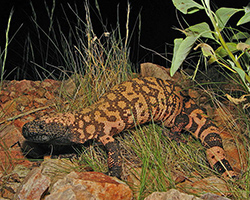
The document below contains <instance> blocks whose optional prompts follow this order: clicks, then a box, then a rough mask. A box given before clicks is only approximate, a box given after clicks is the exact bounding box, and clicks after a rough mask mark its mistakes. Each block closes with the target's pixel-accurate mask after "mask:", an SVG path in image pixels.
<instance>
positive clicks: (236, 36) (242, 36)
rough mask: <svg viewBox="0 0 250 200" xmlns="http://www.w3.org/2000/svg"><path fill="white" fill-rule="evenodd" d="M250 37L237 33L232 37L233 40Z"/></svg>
mask: <svg viewBox="0 0 250 200" xmlns="http://www.w3.org/2000/svg"><path fill="white" fill-rule="evenodd" d="M249 37H250V34H249V33H248V32H238V33H236V34H234V35H233V36H232V39H233V40H240V39H247V38H249Z"/></svg>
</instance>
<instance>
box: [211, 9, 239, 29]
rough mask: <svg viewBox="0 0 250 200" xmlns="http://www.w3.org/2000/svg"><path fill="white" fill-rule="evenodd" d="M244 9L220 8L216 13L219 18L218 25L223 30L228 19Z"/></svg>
mask: <svg viewBox="0 0 250 200" xmlns="http://www.w3.org/2000/svg"><path fill="white" fill-rule="evenodd" d="M239 11H242V9H236V8H225V7H222V8H219V9H218V10H217V11H216V12H215V15H216V16H217V18H218V27H219V28H220V29H221V30H222V29H224V27H225V26H226V24H227V22H228V20H229V19H230V18H231V17H232V16H233V15H234V14H235V13H237V12H239Z"/></svg>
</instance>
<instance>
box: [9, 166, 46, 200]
mask: <svg viewBox="0 0 250 200" xmlns="http://www.w3.org/2000/svg"><path fill="white" fill-rule="evenodd" d="M49 185H50V179H49V178H48V177H47V176H44V175H43V174H42V173H41V168H37V167H36V168H33V169H32V170H31V171H30V173H29V174H28V175H27V176H26V178H25V179H24V181H23V182H22V184H21V186H20V187H19V188H18V190H17V192H16V194H15V196H14V198H13V199H14V200H19V199H25V200H36V199H37V200H40V199H41V196H42V195H43V193H45V192H46V191H47V190H48V188H49Z"/></svg>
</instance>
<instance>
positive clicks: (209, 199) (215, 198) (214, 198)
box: [201, 193, 230, 200]
mask: <svg viewBox="0 0 250 200" xmlns="http://www.w3.org/2000/svg"><path fill="white" fill-rule="evenodd" d="M201 199H205V200H230V199H229V198H227V197H222V196H219V195H216V194H212V193H207V194H204V195H203V196H202V197H201Z"/></svg>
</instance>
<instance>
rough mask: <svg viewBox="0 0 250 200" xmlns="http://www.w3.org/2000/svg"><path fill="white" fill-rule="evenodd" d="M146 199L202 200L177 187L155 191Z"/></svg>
mask: <svg viewBox="0 0 250 200" xmlns="http://www.w3.org/2000/svg"><path fill="white" fill-rule="evenodd" d="M144 200H202V199H201V198H199V197H195V196H193V195H188V194H185V193H181V192H179V191H178V190H176V189H170V190H169V191H167V192H153V193H152V194H151V195H149V196H148V197H146V198H145V199H144Z"/></svg>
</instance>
